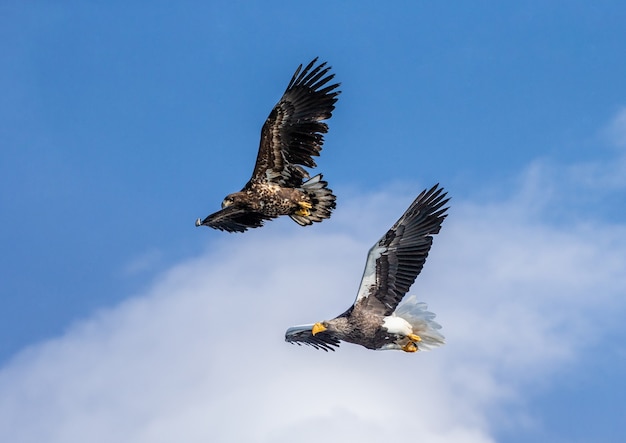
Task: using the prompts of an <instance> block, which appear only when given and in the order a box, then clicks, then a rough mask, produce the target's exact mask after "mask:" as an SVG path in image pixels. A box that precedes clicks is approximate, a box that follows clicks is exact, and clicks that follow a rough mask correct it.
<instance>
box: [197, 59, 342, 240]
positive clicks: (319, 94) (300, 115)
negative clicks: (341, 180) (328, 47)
mask: <svg viewBox="0 0 626 443" xmlns="http://www.w3.org/2000/svg"><path fill="white" fill-rule="evenodd" d="M316 63H317V58H316V59H314V60H313V61H311V62H310V63H309V64H308V65H307V66H306V67H305V68H304V69H302V65H300V66H299V67H298V69H297V70H296V72H295V73H294V75H293V77H292V78H291V81H290V82H289V85H288V86H287V89H286V90H285V92H284V94H283V96H282V97H281V99H280V100H279V101H278V103H277V104H276V106H274V108H273V109H272V111H271V112H270V115H269V116H268V118H267V120H266V121H265V123H264V124H263V128H262V129H261V141H260V143H259V152H258V154H257V159H256V163H255V166H254V170H253V172H252V177H251V179H250V180H249V181H248V183H247V184H246V186H244V188H243V189H242V190H241V191H239V192H236V193H234V194H230V195H228V196H227V197H226V198H225V199H224V201H223V203H222V209H221V210H220V211H218V212H215V213H213V214H211V215H209V216H208V217H206V218H205V219H204V220H200V219H198V220H196V226H209V227H211V228H214V229H219V230H222V231H228V232H243V231H246V230H247V229H249V228H257V227H260V226H262V225H263V223H264V222H265V221H266V220H271V219H273V218H276V217H280V216H283V215H287V216H289V217H291V219H292V220H294V221H295V222H296V223H298V224H299V225H301V226H307V225H311V224H312V223H315V222H321V221H322V220H324V219H327V218H329V217H330V215H331V212H332V210H333V209H334V208H335V199H336V198H335V196H334V195H333V193H332V190H330V189H329V188H328V183H327V182H325V181H324V180H322V175H321V174H318V175H316V176H315V177H313V178H310V176H309V173H308V172H307V171H306V169H305V167H307V168H314V167H315V166H317V165H316V163H315V161H314V160H313V157H315V156H319V155H320V152H321V150H322V145H323V143H324V134H325V133H327V132H328V125H327V124H326V123H324V122H323V121H324V120H327V119H329V118H330V117H331V116H332V111H333V110H334V109H335V102H336V101H337V96H338V95H339V93H340V91H338V90H337V88H338V87H339V84H338V83H335V84H330V85H329V83H330V81H331V80H332V79H333V78H334V76H335V75H334V74H331V73H329V71H330V67H327V66H326V63H320V64H318V65H316Z"/></svg>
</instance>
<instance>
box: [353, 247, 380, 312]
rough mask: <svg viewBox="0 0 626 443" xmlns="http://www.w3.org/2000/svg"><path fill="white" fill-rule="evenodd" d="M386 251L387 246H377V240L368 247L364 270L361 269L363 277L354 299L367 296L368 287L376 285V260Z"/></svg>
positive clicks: (368, 292) (357, 299)
mask: <svg viewBox="0 0 626 443" xmlns="http://www.w3.org/2000/svg"><path fill="white" fill-rule="evenodd" d="M386 251H387V248H385V247H380V246H378V242H377V243H376V244H375V245H374V246H372V248H371V249H370V252H369V253H368V255H367V262H366V263H365V270H364V271H363V277H362V278H361V285H360V286H359V292H358V294H357V296H356V301H359V300H360V299H362V298H365V297H367V296H369V294H370V288H372V287H373V286H375V285H376V260H378V259H379V258H380V256H381V255H383V253H385V252H386Z"/></svg>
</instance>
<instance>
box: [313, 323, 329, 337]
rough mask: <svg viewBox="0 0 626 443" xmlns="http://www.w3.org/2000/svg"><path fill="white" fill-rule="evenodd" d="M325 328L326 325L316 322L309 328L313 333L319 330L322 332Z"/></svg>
mask: <svg viewBox="0 0 626 443" xmlns="http://www.w3.org/2000/svg"><path fill="white" fill-rule="evenodd" d="M326 329H327V328H326V326H324V325H323V324H321V323H319V322H318V323H315V324H314V325H313V329H311V334H313V335H315V334H318V333H320V332H324V331H325V330H326Z"/></svg>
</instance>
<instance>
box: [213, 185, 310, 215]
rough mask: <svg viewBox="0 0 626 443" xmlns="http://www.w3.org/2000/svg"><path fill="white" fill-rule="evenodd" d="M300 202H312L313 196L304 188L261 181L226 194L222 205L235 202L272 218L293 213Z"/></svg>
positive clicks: (298, 207)
mask: <svg viewBox="0 0 626 443" xmlns="http://www.w3.org/2000/svg"><path fill="white" fill-rule="evenodd" d="M300 202H305V203H307V204H311V197H309V196H308V195H307V194H306V193H305V192H304V191H303V190H302V189H298V188H284V187H281V186H279V185H277V184H275V183H263V182H260V183H251V184H249V186H246V187H245V188H244V189H242V190H241V191H239V192H235V193H233V194H230V195H228V196H226V198H225V199H224V202H223V203H222V207H227V206H230V205H232V204H235V205H238V206H240V207H242V208H245V209H247V210H249V211H251V212H257V213H259V214H262V215H263V216H264V217H267V218H268V219H270V218H275V217H278V216H280V215H292V214H293V213H295V212H296V211H297V210H298V209H300V207H301V204H299V203H300Z"/></svg>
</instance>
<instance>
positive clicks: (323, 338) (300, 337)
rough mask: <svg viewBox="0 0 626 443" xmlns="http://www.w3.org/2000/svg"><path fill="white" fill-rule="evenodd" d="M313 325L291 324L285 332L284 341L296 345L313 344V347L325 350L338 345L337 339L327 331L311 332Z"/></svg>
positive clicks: (330, 349)
mask: <svg viewBox="0 0 626 443" xmlns="http://www.w3.org/2000/svg"><path fill="white" fill-rule="evenodd" d="M312 328H313V325H299V326H292V327H291V328H289V329H287V332H285V341H286V342H287V343H291V344H296V345H298V346H301V345H303V344H304V345H307V346H313V347H314V348H315V349H322V350H324V351H326V352H328V351H333V352H334V351H335V349H334V348H335V347H336V348H338V347H339V343H340V341H339V339H337V338H335V337H333V336H332V334H330V333H328V332H319V333H317V334H315V335H313V334H312V333H311V329H312Z"/></svg>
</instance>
